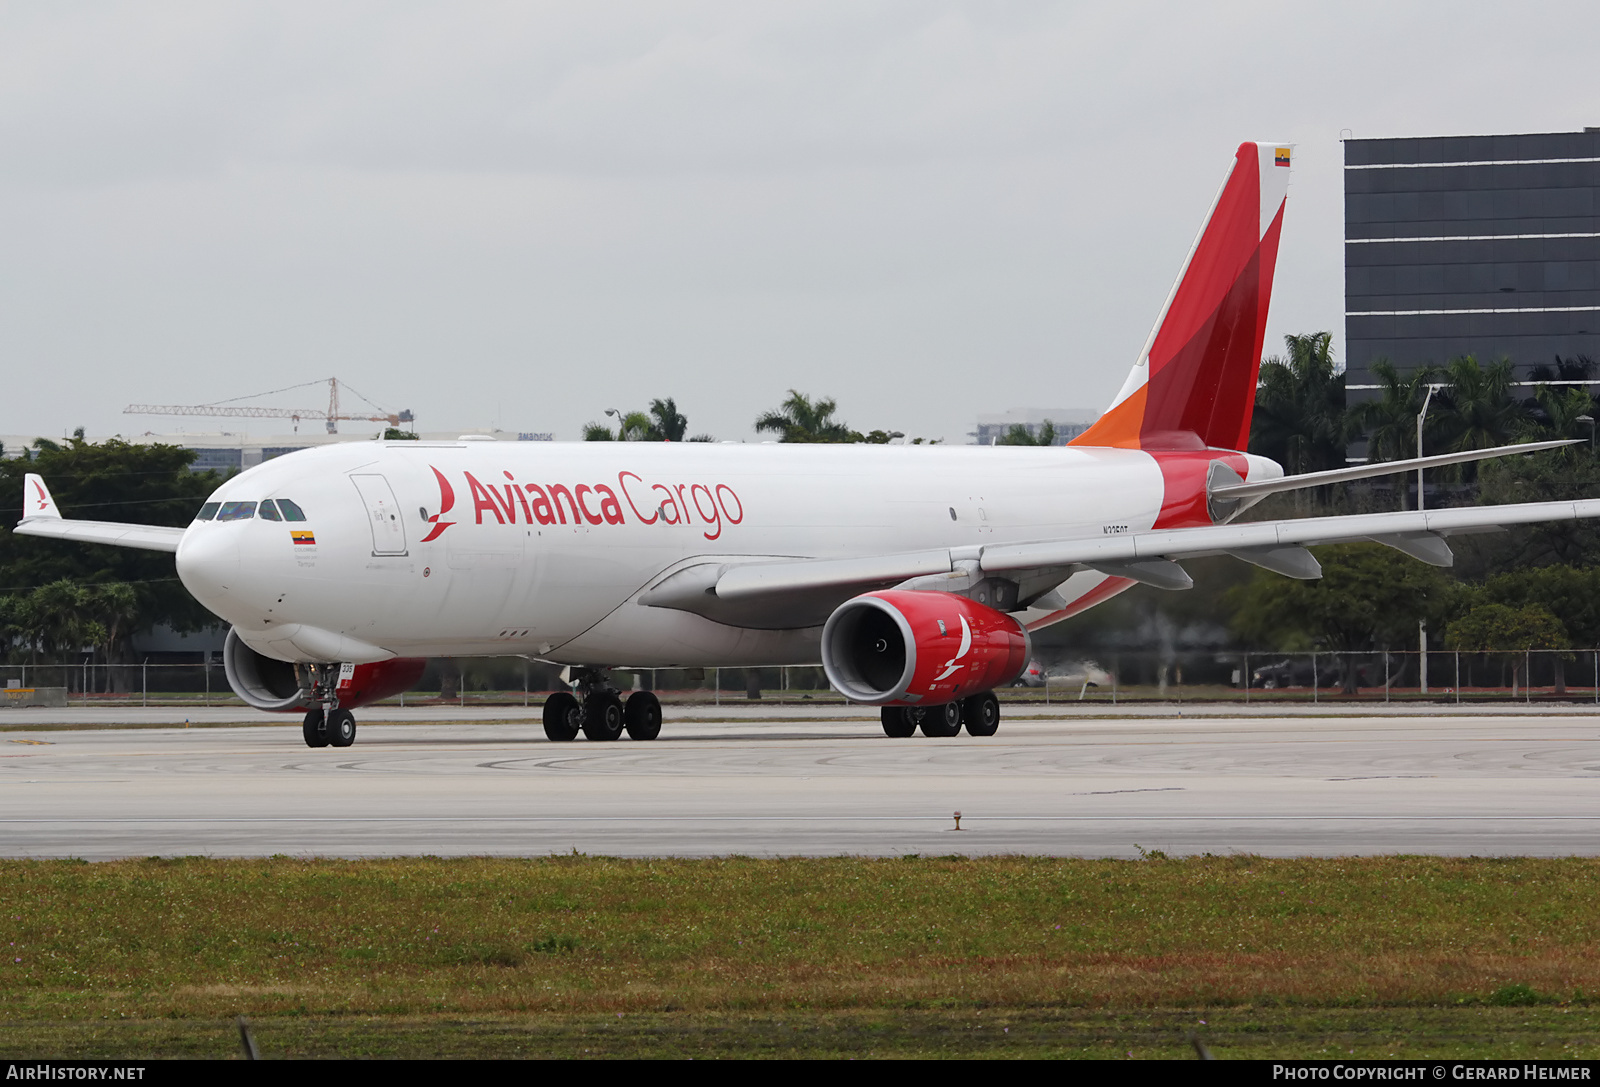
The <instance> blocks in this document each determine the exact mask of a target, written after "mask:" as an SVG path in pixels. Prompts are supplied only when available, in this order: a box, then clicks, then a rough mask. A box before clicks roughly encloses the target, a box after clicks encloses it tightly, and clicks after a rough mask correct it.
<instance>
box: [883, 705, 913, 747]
mask: <svg viewBox="0 0 1600 1087" xmlns="http://www.w3.org/2000/svg"><path fill="white" fill-rule="evenodd" d="M880 713H881V714H882V717H883V734H884V735H885V736H892V737H894V738H895V739H896V740H903V739H905V738H906V737H907V736H910V735H911V734H912V733H913V732H916V731H917V723H916V722H915V721H913V720H912V719H911V715H910V714H909V713H908V712H907V711H906V709H905V707H904V706H885V707H883V709H882V710H881V711H880Z"/></svg>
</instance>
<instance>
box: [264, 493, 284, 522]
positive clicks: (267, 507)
mask: <svg viewBox="0 0 1600 1087" xmlns="http://www.w3.org/2000/svg"><path fill="white" fill-rule="evenodd" d="M259 512H260V514H261V519H262V520H263V521H281V520H283V518H282V517H279V516H278V507H277V506H274V505H273V504H272V499H270V498H269V499H267V500H266V501H265V502H263V503H261V509H260V511H259Z"/></svg>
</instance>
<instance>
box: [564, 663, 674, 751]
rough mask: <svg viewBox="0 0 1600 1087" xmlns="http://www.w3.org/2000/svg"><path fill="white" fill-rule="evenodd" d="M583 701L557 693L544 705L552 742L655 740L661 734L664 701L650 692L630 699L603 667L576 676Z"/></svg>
mask: <svg viewBox="0 0 1600 1087" xmlns="http://www.w3.org/2000/svg"><path fill="white" fill-rule="evenodd" d="M572 678H573V679H574V680H575V681H576V682H577V684H578V695H580V696H582V698H581V700H580V699H579V698H578V697H576V696H574V695H572V694H570V693H568V692H567V691H557V692H556V693H555V694H553V695H551V696H550V697H549V698H547V699H545V702H544V734H545V735H546V736H547V737H549V738H550V739H552V740H557V741H563V742H564V741H567V740H575V739H577V737H578V733H579V732H582V733H583V736H584V739H586V740H616V739H620V738H621V736H622V733H623V731H624V730H626V731H627V733H628V738H629V739H630V740H653V739H655V738H656V737H657V736H659V735H661V700H660V699H659V698H657V697H656V696H655V695H654V694H653V693H652V692H650V691H634V692H633V693H632V694H631V695H629V696H628V700H627V701H626V702H624V701H623V700H622V694H621V692H619V691H618V690H617V688H616V686H615V685H613V684H612V682H611V680H610V679H609V678H608V677H607V676H606V674H605V672H604V671H603V670H602V669H599V668H578V669H575V670H574V671H573V677H572Z"/></svg>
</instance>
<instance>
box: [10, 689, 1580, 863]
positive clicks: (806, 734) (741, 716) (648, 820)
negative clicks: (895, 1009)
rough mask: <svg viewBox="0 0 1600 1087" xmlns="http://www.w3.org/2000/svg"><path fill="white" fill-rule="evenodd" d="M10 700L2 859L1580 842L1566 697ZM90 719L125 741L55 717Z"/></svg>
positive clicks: (1459, 848)
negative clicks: (997, 708)
mask: <svg viewBox="0 0 1600 1087" xmlns="http://www.w3.org/2000/svg"><path fill="white" fill-rule="evenodd" d="M23 712H24V711H13V712H10V713H8V714H6V716H5V717H4V718H0V724H5V725H7V726H9V727H10V728H12V729H13V730H15V729H16V728H17V726H18V725H24V726H26V725H34V726H47V725H53V726H56V727H55V728H44V727H39V728H26V727H25V728H23V729H22V730H20V731H6V732H3V733H0V854H3V855H5V856H10V857H63V856H71V857H83V858H87V859H104V858H113V857H127V856H146V855H152V854H160V855H169V856H170V855H177V854H204V855H211V856H265V855H272V854H290V855H325V856H347V857H355V856H392V855H414V854H424V853H426V854H438V855H462V854H494V855H522V856H539V855H545V854H549V853H567V852H570V851H572V850H578V851H579V852H583V853H602V854H613V855H629V856H648V855H675V856H707V855H727V854H733V853H740V854H748V855H756V856H799V855H812V856H815V855H833V854H860V855H896V854H902V853H922V854H945V853H966V854H978V853H1036V854H1057V855H1072V856H1133V855H1137V852H1138V849H1139V848H1140V847H1142V848H1144V849H1147V850H1155V849H1159V850H1163V851H1165V852H1167V853H1173V854H1189V853H1201V852H1211V853H1234V852H1243V853H1260V854H1267V855H1277V856H1293V855H1319V856H1331V855H1349V854H1374V853H1440V854H1457V855H1468V854H1475V855H1508V854H1531V855H1542V856H1552V855H1574V854H1582V855H1596V854H1600V717H1596V716H1595V715H1594V714H1593V713H1590V712H1583V711H1579V710H1574V711H1571V712H1562V713H1558V714H1552V713H1549V712H1531V711H1529V712H1514V713H1501V714H1497V715H1486V714H1481V713H1474V714H1471V715H1460V714H1454V713H1444V712H1438V711H1437V710H1435V711H1433V712H1428V713H1423V714H1407V715H1400V714H1393V713H1390V714H1379V713H1368V712H1366V711H1365V710H1363V712H1362V715H1360V716H1353V715H1349V716H1346V715H1339V716H1330V715H1320V714H1314V713H1308V712H1305V711H1303V710H1301V711H1293V710H1284V709H1282V708H1280V709H1279V710H1277V711H1274V712H1264V708H1261V709H1257V708H1253V710H1252V712H1251V714H1250V715H1249V716H1245V715H1242V714H1237V713H1234V712H1232V711H1230V710H1229V709H1228V708H1226V707H1216V708H1208V709H1206V710H1205V711H1204V712H1206V713H1207V714H1208V715H1209V716H1206V717H1200V718H1196V717H1193V716H1186V717H1183V718H1178V717H1176V716H1175V715H1174V714H1172V713H1171V711H1170V710H1167V709H1160V708H1158V709H1156V710H1153V711H1152V710H1151V709H1150V708H1149V707H1145V708H1143V710H1142V711H1140V710H1124V711H1119V713H1118V715H1117V716H1114V717H1110V716H1094V717H1091V716H1087V715H1083V714H1082V713H1081V711H1077V710H1075V709H1074V708H1068V709H1065V710H1054V711H1051V712H1050V713H1049V714H1048V715H1042V714H1041V715H1039V716H1035V717H1027V718H1024V717H1021V716H1019V715H1018V714H1013V715H1012V716H1010V717H1008V718H1007V719H1006V720H1005V721H1004V722H1003V724H1002V727H1001V730H1000V732H999V734H998V735H996V736H994V737H991V738H988V739H977V740H975V739H972V738H970V737H966V736H962V737H958V738H953V739H947V740H928V739H925V738H921V737H917V738H912V739H906V740H890V739H888V738H886V737H885V736H884V735H883V734H882V732H881V730H880V729H879V727H878V724H877V720H876V714H875V713H864V712H861V711H857V710H850V709H841V708H839V707H825V706H816V707H795V706H789V707H777V706H767V707H760V708H757V707H738V708H737V709H734V708H728V707H724V708H722V709H720V710H719V709H715V708H712V707H682V708H675V709H674V710H673V711H672V712H671V713H670V714H669V718H668V722H667V727H666V729H665V730H664V731H663V734H662V738H661V739H660V740H657V741H655V742H653V743H633V742H631V741H628V740H626V739H624V740H621V741H619V742H617V743H611V744H599V743H589V742H586V741H584V740H582V739H579V740H577V741H575V742H573V743H570V744H552V743H550V742H548V741H546V740H545V739H544V737H543V735H542V732H541V729H540V727H539V724H538V721H537V718H536V716H534V715H535V714H536V713H537V710H536V709H535V710H532V711H523V710H522V709H521V708H520V707H517V708H515V709H510V710H508V709H504V708H471V707H469V708H467V709H465V710H461V711H449V712H446V711H441V710H439V709H416V710H409V709H408V710H406V711H403V712H398V713H397V712H387V713H385V714H382V715H381V716H387V717H390V718H400V720H398V721H394V722H393V723H383V722H379V721H376V720H373V719H372V718H373V717H376V716H380V715H379V714H371V715H369V716H368V717H367V718H364V719H363V721H362V724H361V727H360V734H359V737H358V739H357V743H356V746H354V747H352V748H348V749H344V750H335V749H323V750H311V749H308V748H306V747H305V746H304V744H303V743H302V742H301V739H300V732H299V727H298V724H297V723H285V724H268V725H262V724H224V723H221V722H224V721H251V720H253V721H261V720H263V718H262V717H260V716H256V715H252V714H250V712H249V711H237V710H221V709H218V710H215V711H187V713H186V712H185V711H181V710H180V711H173V710H156V709H149V710H141V709H137V708H133V709H128V710H104V711H102V710H80V709H71V710H49V711H43V710H41V711H26V712H27V713H29V714H30V716H27V717H23V716H20V715H21V714H22V713H23ZM1191 712H1192V711H1191ZM185 716H187V717H188V718H189V721H190V724H191V725H192V726H196V725H201V724H205V725H207V727H190V728H187V729H186V728H183V727H182V721H183V718H184V717H185ZM441 718H446V719H448V720H443V721H442V720H441ZM108 719H109V720H108ZM110 720H116V721H120V722H122V723H124V724H127V725H132V726H138V727H126V728H115V727H113V728H105V729H99V730H93V731H64V730H62V729H61V726H65V725H70V724H72V723H75V722H86V721H95V722H104V723H110ZM428 721H432V722H434V723H426V722H428ZM163 723H170V724H176V725H177V726H178V727H160V726H161V725H162V724H163ZM958 810H959V811H960V812H961V813H962V819H961V826H962V829H961V830H960V831H956V830H955V829H954V819H953V818H952V813H953V812H955V811H958Z"/></svg>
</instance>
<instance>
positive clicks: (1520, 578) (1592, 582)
mask: <svg viewBox="0 0 1600 1087" xmlns="http://www.w3.org/2000/svg"><path fill="white" fill-rule="evenodd" d="M1479 602H1482V603H1492V604H1502V605H1505V606H1507V607H1510V608H1522V607H1537V608H1542V609H1543V610H1544V611H1545V612H1546V613H1547V614H1549V615H1550V616H1552V617H1553V618H1554V619H1555V620H1556V622H1558V623H1559V624H1560V625H1561V629H1562V630H1563V631H1565V633H1566V637H1567V639H1568V642H1567V644H1568V645H1575V646H1582V647H1585V648H1593V647H1596V646H1600V568H1595V567H1587V568H1579V567H1575V566H1565V565H1558V566H1540V567H1523V568H1519V569H1514V570H1508V571H1507V572H1505V573H1503V574H1497V575H1496V576H1494V577H1491V578H1490V579H1489V580H1488V581H1486V582H1485V583H1484V585H1483V588H1482V589H1481V591H1480V593H1479ZM1555 672H1556V677H1555V678H1556V693H1557V694H1564V693H1565V692H1566V686H1567V684H1566V668H1565V658H1564V657H1562V656H1558V657H1557V659H1556V669H1555Z"/></svg>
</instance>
